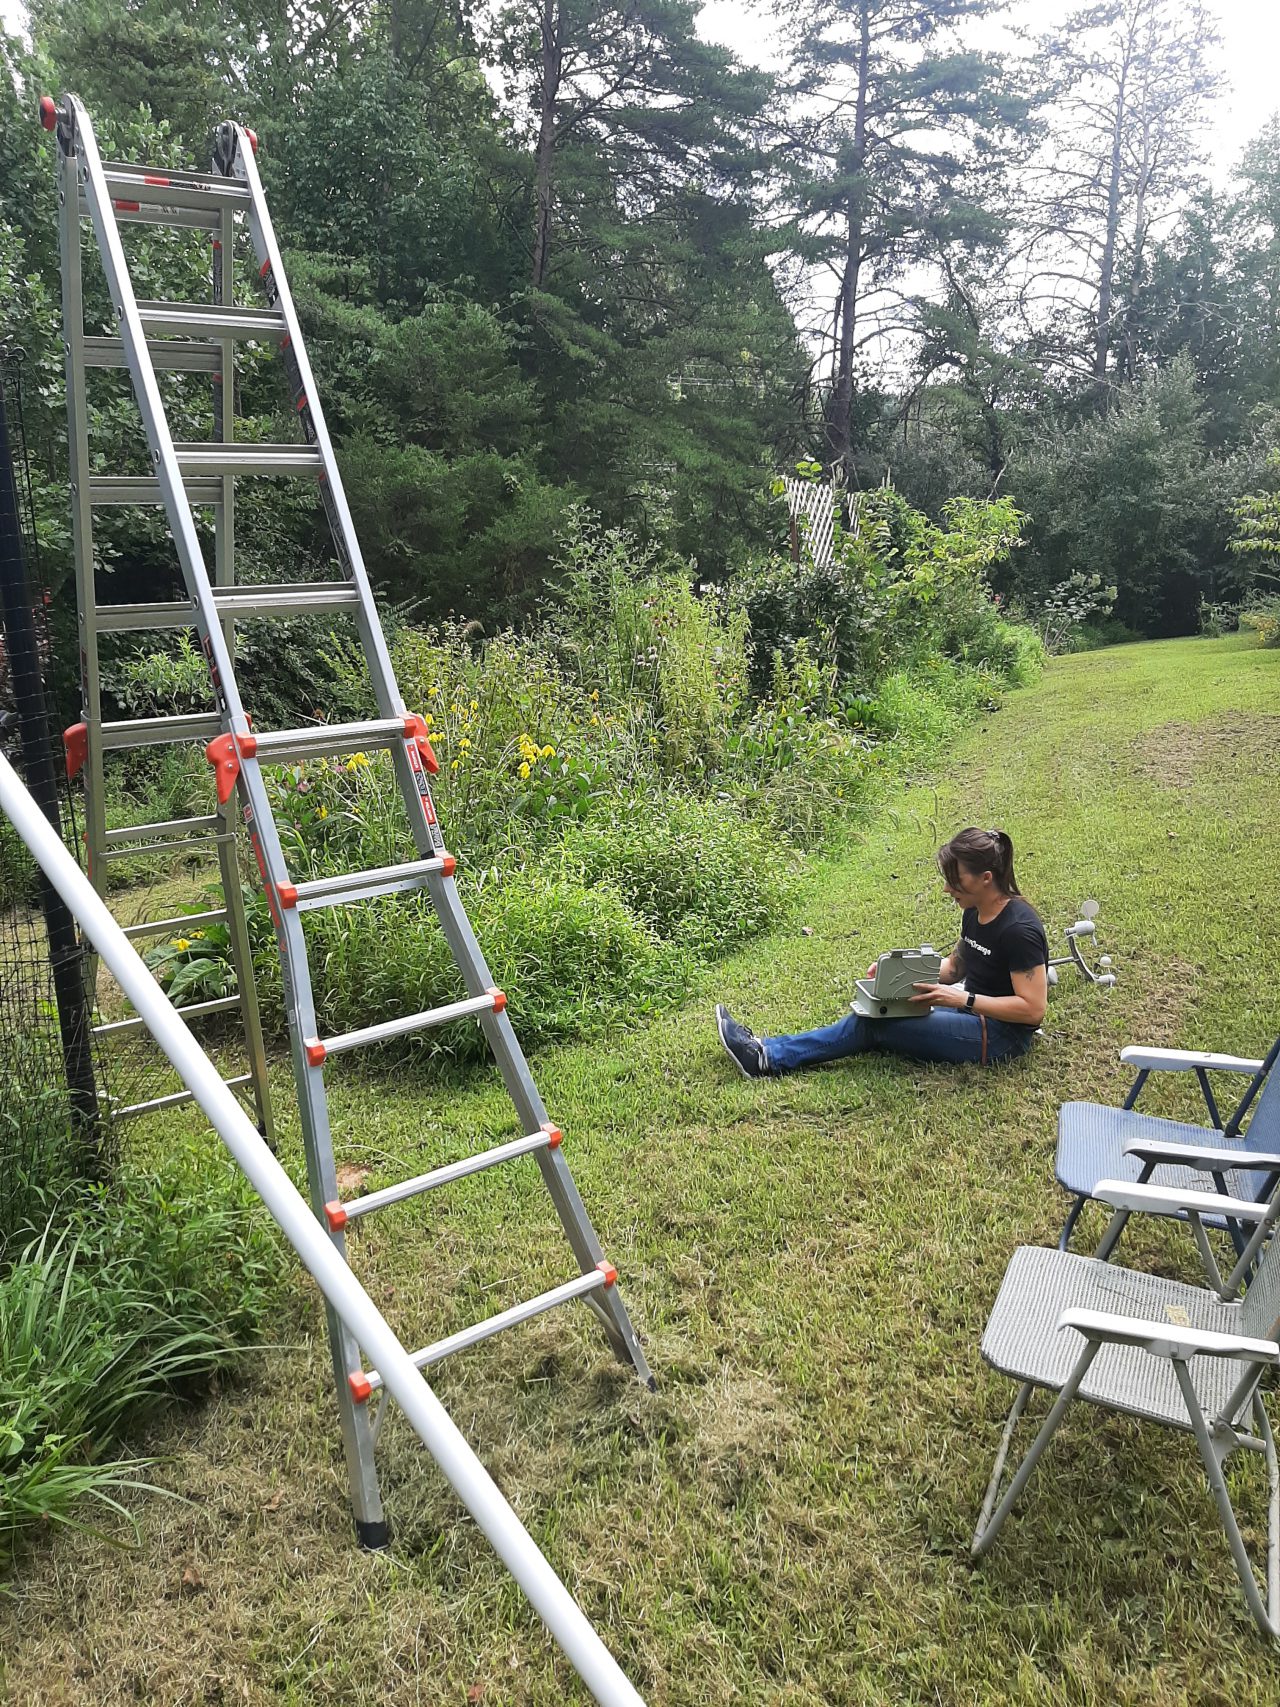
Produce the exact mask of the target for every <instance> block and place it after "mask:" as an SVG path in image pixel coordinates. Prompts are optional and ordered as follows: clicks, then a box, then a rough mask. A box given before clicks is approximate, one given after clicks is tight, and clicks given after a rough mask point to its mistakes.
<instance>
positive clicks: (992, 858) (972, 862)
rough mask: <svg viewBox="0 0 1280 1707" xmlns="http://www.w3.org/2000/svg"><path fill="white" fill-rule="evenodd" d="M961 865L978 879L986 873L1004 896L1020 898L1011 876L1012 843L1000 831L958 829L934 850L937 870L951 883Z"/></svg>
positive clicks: (1015, 881) (1014, 878)
mask: <svg viewBox="0 0 1280 1707" xmlns="http://www.w3.org/2000/svg"><path fill="white" fill-rule="evenodd" d="M961 866H964V868H965V870H966V871H968V872H971V873H972V874H973V876H975V877H980V876H981V875H982V873H983V872H984V871H989V872H990V873H991V875H992V876H993V877H994V878H995V880H996V887H997V888H998V889H999V890H1000V892H1001V893H1002V894H1004V895H1021V893H1022V891H1021V889H1019V888H1018V880H1017V878H1016V877H1015V876H1014V875H1013V843H1012V841H1011V840H1010V839H1009V837H1008V836H1007V835H1005V833H1004V831H1003V830H961V831H960V832H959V833H958V834H957V835H954V836H952V838H951V840H950V841H949V842H944V843H943V844H942V846H941V847H940V848H939V849H938V869H939V871H941V873H942V875H943V876H944V877H945V878H946V880H947V882H948V883H954V882H955V880H956V877H957V875H958V873H959V869H960V867H961Z"/></svg>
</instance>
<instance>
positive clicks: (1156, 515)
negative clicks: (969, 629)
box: [998, 357, 1253, 634]
mask: <svg viewBox="0 0 1280 1707" xmlns="http://www.w3.org/2000/svg"><path fill="white" fill-rule="evenodd" d="M1252 467H1253V464H1252V458H1251V457H1250V456H1249V455H1246V454H1245V453H1241V454H1240V455H1238V456H1237V457H1235V458H1230V457H1224V456H1215V455H1213V454H1211V453H1210V451H1209V450H1208V449H1207V446H1206V418H1205V411H1204V406H1203V402H1202V398H1201V392H1200V384H1199V380H1198V378H1197V375H1196V372H1195V369H1194V367H1193V366H1192V364H1191V362H1190V361H1189V360H1187V359H1186V358H1185V357H1178V358H1176V359H1175V360H1174V361H1172V362H1170V363H1169V364H1168V366H1167V367H1165V368H1164V369H1163V370H1161V371H1159V372H1154V373H1152V374H1150V375H1149V376H1148V377H1146V378H1143V379H1141V380H1139V381H1138V382H1136V383H1135V384H1134V385H1132V386H1130V387H1127V388H1123V389H1121V390H1120V391H1118V393H1117V395H1116V400H1115V402H1114V404H1113V406H1112V407H1111V408H1110V409H1109V410H1108V412H1107V414H1106V415H1103V416H1097V415H1094V414H1092V413H1091V414H1089V415H1087V416H1086V417H1084V418H1083V419H1081V420H1078V421H1077V422H1075V423H1074V424H1072V425H1069V426H1066V427H1063V428H1061V429H1059V430H1058V431H1056V432H1051V433H1049V434H1037V436H1036V438H1035V440H1034V441H1033V442H1029V443H1028V444H1027V445H1026V446H1025V447H1024V448H1023V449H1021V450H1020V451H1018V452H1016V453H1015V455H1014V457H1013V459H1012V462H1011V464H1010V468H1009V475H1008V485H1009V488H1010V490H1011V491H1012V493H1013V495H1014V497H1015V498H1016V500H1017V503H1018V506H1019V508H1020V509H1021V510H1022V511H1023V512H1024V514H1025V516H1026V536H1027V550H1026V551H1025V553H1023V554H1022V556H1021V557H1020V558H1018V559H1016V560H1014V561H1013V562H1012V563H1011V564H1010V565H1009V567H1008V568H1006V569H1003V570H1001V571H1000V572H999V577H998V585H999V587H1000V590H1001V591H1002V592H1005V593H1007V594H1012V595H1014V596H1016V597H1017V598H1018V599H1019V600H1020V601H1021V602H1022V603H1023V604H1025V605H1026V606H1027V607H1028V608H1030V609H1037V608H1039V607H1040V606H1041V605H1042V604H1043V603H1044V602H1045V600H1046V598H1047V597H1048V596H1049V594H1050V591H1051V589H1054V588H1059V587H1061V586H1062V585H1063V583H1065V582H1070V581H1072V580H1073V579H1074V578H1076V577H1079V576H1085V577H1088V576H1094V575H1096V576H1098V577H1099V580H1100V583H1101V584H1102V585H1105V586H1114V587H1115V588H1116V589H1117V591H1116V603H1115V609H1116V614H1117V616H1118V617H1119V618H1120V620H1121V621H1122V622H1124V623H1125V624H1126V625H1128V626H1129V627H1131V628H1134V629H1137V630H1138V631H1140V632H1141V633H1144V634H1186V633H1190V632H1192V631H1193V630H1194V628H1195V622H1196V612H1197V609H1198V606H1199V602H1200V599H1201V597H1202V596H1203V595H1206V594H1207V595H1209V596H1211V597H1223V596H1228V595H1229V594H1230V593H1231V592H1232V590H1233V589H1232V587H1231V585H1230V580H1231V577H1230V572H1229V571H1227V570H1225V569H1224V564H1225V561H1226V547H1227V541H1228V538H1229V535H1230V532H1231V523H1232V498H1233V495H1234V494H1235V493H1236V492H1238V491H1239V489H1240V485H1241V482H1242V481H1244V480H1246V479H1249V478H1251V477H1252ZM1238 579H1240V580H1241V581H1242V582H1243V580H1244V579H1245V576H1244V574H1243V571H1241V573H1240V575H1239V576H1238Z"/></svg>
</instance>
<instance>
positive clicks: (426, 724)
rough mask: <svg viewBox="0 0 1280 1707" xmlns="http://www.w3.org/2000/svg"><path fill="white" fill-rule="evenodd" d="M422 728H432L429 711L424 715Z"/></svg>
mask: <svg viewBox="0 0 1280 1707" xmlns="http://www.w3.org/2000/svg"><path fill="white" fill-rule="evenodd" d="M422 726H423V728H424V729H430V727H431V713H430V712H429V711H424V712H423V714H422Z"/></svg>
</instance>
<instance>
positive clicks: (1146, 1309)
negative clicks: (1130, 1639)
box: [973, 1185, 1280, 1636]
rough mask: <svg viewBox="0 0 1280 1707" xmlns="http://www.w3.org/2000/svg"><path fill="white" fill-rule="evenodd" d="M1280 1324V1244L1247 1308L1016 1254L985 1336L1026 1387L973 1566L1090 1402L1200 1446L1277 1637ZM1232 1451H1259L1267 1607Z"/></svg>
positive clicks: (1249, 1591)
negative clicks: (1266, 1397)
mask: <svg viewBox="0 0 1280 1707" xmlns="http://www.w3.org/2000/svg"><path fill="white" fill-rule="evenodd" d="M1119 1189H1121V1190H1124V1189H1127V1190H1129V1191H1137V1190H1140V1189H1141V1188H1139V1187H1137V1186H1136V1185H1132V1186H1129V1187H1127V1188H1125V1187H1119ZM1174 1195H1175V1194H1174V1193H1173V1192H1171V1191H1170V1192H1168V1193H1167V1196H1169V1197H1170V1198H1172V1197H1173V1196H1174ZM1181 1195H1182V1198H1183V1209H1184V1212H1185V1211H1192V1212H1194V1211H1196V1210H1197V1205H1196V1203H1195V1202H1194V1199H1195V1197H1196V1196H1197V1195H1198V1194H1196V1193H1193V1192H1184V1193H1182V1194H1181ZM1206 1202H1209V1203H1213V1204H1214V1205H1216V1206H1217V1209H1218V1211H1219V1212H1224V1213H1225V1212H1229V1213H1230V1214H1232V1215H1236V1214H1238V1215H1240V1216H1241V1218H1242V1219H1243V1220H1245V1221H1248V1220H1253V1219H1255V1218H1257V1217H1259V1216H1261V1217H1262V1218H1263V1219H1264V1220H1265V1221H1267V1222H1268V1223H1270V1224H1273V1223H1274V1220H1275V1218H1276V1216H1277V1215H1280V1208H1277V1206H1275V1205H1268V1206H1266V1207H1260V1206H1258V1205H1256V1204H1252V1203H1240V1202H1232V1200H1230V1199H1228V1200H1226V1201H1225V1202H1224V1200H1223V1199H1221V1198H1219V1197H1213V1198H1206ZM1199 1207H1200V1208H1203V1207H1204V1205H1203V1204H1201V1205H1200V1206H1199ZM1269 1230H1270V1227H1269V1226H1268V1231H1269ZM1278 1318H1280V1239H1271V1240H1270V1241H1269V1243H1267V1245H1266V1246H1265V1249H1264V1250H1263V1252H1262V1255H1261V1258H1260V1259H1259V1262H1258V1265H1257V1270H1256V1273H1255V1275H1254V1278H1253V1280H1252V1281H1251V1283H1250V1285H1249V1288H1248V1290H1247V1291H1246V1293H1245V1295H1244V1297H1243V1298H1242V1299H1240V1300H1239V1301H1237V1302H1232V1303H1225V1302H1224V1301H1223V1300H1222V1299H1221V1298H1220V1297H1218V1296H1217V1295H1216V1294H1215V1293H1214V1292H1211V1291H1208V1290H1206V1289H1205V1288H1203V1287H1198V1286H1187V1285H1184V1284H1183V1283H1182V1282H1181V1281H1176V1280H1163V1279H1159V1278H1157V1277H1156V1276H1154V1275H1149V1274H1142V1273H1139V1272H1137V1271H1136V1270H1133V1269H1125V1268H1120V1267H1118V1266H1116V1265H1115V1264H1112V1263H1108V1262H1104V1261H1102V1260H1101V1259H1099V1258H1097V1257H1086V1256H1078V1255H1077V1254H1076V1253H1075V1252H1074V1251H1063V1250H1044V1249H1041V1248H1038V1247H1035V1246H1029V1245H1027V1246H1023V1247H1022V1249H1020V1250H1018V1251H1015V1253H1014V1255H1013V1259H1012V1261H1011V1262H1010V1264H1009V1267H1008V1269H1007V1270H1006V1271H1005V1277H1004V1280H1003V1282H1002V1284H1001V1287H1000V1292H999V1295H998V1296H997V1298H996V1302H995V1306H994V1308H993V1309H992V1312H991V1317H990V1319H989V1321H988V1322H987V1328H986V1332H985V1333H984V1334H983V1336H982V1355H983V1357H984V1358H985V1359H986V1360H987V1362H988V1363H990V1364H991V1365H992V1367H993V1368H995V1369H998V1370H999V1371H1000V1372H1001V1373H1002V1374H1004V1375H1009V1376H1012V1378H1013V1379H1014V1380H1015V1381H1017V1382H1019V1383H1020V1386H1019V1389H1018V1396H1017V1398H1016V1399H1015V1400H1014V1403H1013V1409H1012V1410H1011V1411H1010V1412H1009V1418H1008V1421H1007V1422H1006V1424H1005V1428H1004V1434H1003V1436H1002V1437H1001V1441H1000V1447H999V1451H998V1452H997V1454H996V1462H995V1468H994V1470H993V1471H992V1473H991V1481H990V1483H989V1485H988V1487H987V1495H986V1499H985V1500H984V1501H983V1505H982V1512H981V1515H980V1516H979V1518H978V1526H977V1529H976V1531H975V1533H974V1537H973V1554H974V1557H975V1558H977V1557H980V1556H981V1555H982V1554H983V1553H985V1552H986V1551H987V1550H988V1549H989V1548H990V1546H991V1544H992V1542H993V1541H994V1540H995V1537H996V1532H997V1531H998V1530H999V1528H1000V1526H1001V1524H1002V1523H1003V1522H1004V1520H1005V1518H1006V1517H1007V1516H1008V1515H1009V1512H1010V1510H1011V1509H1012V1507H1013V1504H1014V1501H1015V1500H1016V1499H1017V1498H1018V1495H1019V1494H1020V1493H1021V1492H1022V1490H1023V1488H1024V1487H1025V1486H1026V1483H1027V1480H1028V1478H1029V1477H1030V1475H1031V1472H1032V1471H1033V1470H1034V1469H1035V1467H1036V1464H1037V1462H1038V1461H1039V1459H1040V1457H1041V1456H1042V1454H1043V1453H1044V1451H1045V1449H1046V1447H1047V1446H1048V1444H1049V1442H1050V1440H1051V1439H1052V1438H1053V1435H1054V1433H1055V1432H1056V1430H1057V1428H1058V1425H1059V1423H1060V1422H1061V1421H1062V1419H1063V1417H1064V1415H1065V1414H1066V1411H1067V1407H1068V1406H1069V1405H1070V1403H1071V1401H1072V1400H1073V1399H1087V1400H1089V1401H1091V1402H1092V1403H1093V1404H1096V1405H1104V1406H1106V1407H1107V1408H1108V1409H1109V1410H1115V1411H1125V1412H1128V1413H1129V1414H1130V1415H1131V1416H1136V1417H1140V1418H1142V1419H1143V1421H1146V1422H1157V1423H1164V1424H1165V1425H1166V1426H1168V1427H1170V1428H1179V1429H1187V1430H1190V1432H1191V1433H1192V1434H1193V1435H1194V1436H1195V1440H1196V1445H1197V1446H1198V1447H1199V1449H1200V1456H1201V1458H1202V1459H1203V1461H1204V1468H1205V1474H1206V1476H1207V1477H1208V1480H1209V1488H1210V1491H1211V1492H1212V1494H1213V1497H1214V1500H1215V1501H1216V1502H1217V1506H1218V1513H1219V1515H1220V1517H1221V1519H1222V1525H1223V1528H1224V1529H1225V1530H1226V1532H1227V1541H1228V1543H1229V1545H1230V1548H1231V1556H1232V1558H1233V1559H1234V1560H1235V1566H1236V1570H1237V1572H1238V1573H1239V1576H1240V1582H1241V1586H1242V1587H1243V1589H1244V1594H1245V1599H1246V1600H1247V1601H1248V1603H1249V1609H1250V1611H1251V1612H1252V1613H1253V1616H1254V1618H1255V1620H1256V1621H1257V1623H1258V1625H1259V1627H1260V1628H1261V1629H1262V1630H1264V1631H1266V1633H1267V1634H1268V1635H1269V1636H1280V1476H1278V1474H1277V1465H1276V1447H1275V1439H1274V1437H1273V1435H1272V1432H1271V1424H1270V1421H1269V1420H1268V1417H1267V1413H1266V1410H1265V1408H1264V1406H1263V1402H1262V1397H1261V1394H1260V1392H1259V1384H1260V1381H1261V1378H1262V1376H1263V1374H1264V1372H1265V1371H1266V1370H1267V1369H1269V1368H1271V1367H1273V1366H1275V1365H1276V1364H1280V1319H1278ZM1036 1387H1044V1388H1046V1389H1047V1390H1048V1391H1050V1392H1056V1393H1057V1395H1058V1396H1057V1399H1056V1400H1055V1401H1054V1404H1053V1407H1052V1409H1051V1410H1050V1412H1049V1414H1048V1416H1047V1417H1046V1418H1045V1420H1044V1422H1043V1424H1042V1425H1041V1428H1040V1432H1039V1434H1037V1436H1036V1438H1035V1440H1034V1441H1033V1442H1032V1444H1031V1446H1030V1448H1029V1449H1028V1451H1027V1453H1026V1456H1025V1457H1024V1458H1023V1460H1022V1463H1021V1464H1020V1465H1019V1467H1018V1470H1017V1472H1016V1474H1015V1475H1014V1477H1013V1480H1012V1481H1011V1482H1010V1484H1009V1487H1008V1490H1007V1492H1006V1493H1005V1494H1004V1497H1003V1498H1002V1499H1001V1500H1000V1503H999V1505H997V1504H996V1499H997V1495H998V1494H999V1491H1000V1483H1001V1480H1002V1479H1003V1476H1004V1469H1005V1460H1006V1458H1007V1457H1008V1453H1009V1446H1010V1443H1011V1442H1012V1439H1013V1433H1014V1429H1015V1428H1016V1427H1017V1423H1018V1419H1019V1418H1020V1417H1021V1415H1022V1413H1023V1411H1024V1410H1025V1409H1026V1404H1027V1400H1028V1398H1029V1397H1030V1395H1031V1392H1032V1390H1033V1388H1036ZM1246 1414H1251V1415H1252V1418H1253V1427H1254V1430H1255V1432H1252V1433H1251V1432H1249V1429H1248V1427H1247V1421H1246ZM1238 1449H1244V1450H1247V1451H1252V1452H1261V1453H1262V1454H1263V1455H1264V1456H1265V1458H1266V1463H1267V1475H1268V1481H1269V1490H1270V1493H1269V1502H1268V1511H1267V1574H1266V1583H1267V1590H1266V1600H1265V1602H1264V1601H1263V1597H1262V1593H1261V1591H1260V1589H1259V1587H1258V1582H1257V1579H1256V1577H1255V1576H1254V1571H1253V1566H1252V1565H1251V1563H1250V1561H1249V1555H1248V1553H1247V1552H1246V1550H1245V1545H1244V1541H1243V1539H1242V1537H1241V1534H1240V1526H1239V1523H1238V1522H1237V1520H1236V1515H1235V1511H1234V1509H1233V1507H1232V1504H1231V1496H1230V1494H1229V1493H1228V1491H1227V1484H1226V1481H1225V1478H1224V1476H1223V1465H1224V1463H1225V1461H1226V1459H1227V1458H1228V1457H1229V1456H1230V1455H1231V1453H1233V1452H1235V1451H1236V1450H1238Z"/></svg>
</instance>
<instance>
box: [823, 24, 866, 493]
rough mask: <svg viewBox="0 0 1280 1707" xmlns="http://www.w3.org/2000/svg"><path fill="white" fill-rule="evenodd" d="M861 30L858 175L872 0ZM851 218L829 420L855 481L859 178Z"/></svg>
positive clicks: (837, 464)
mask: <svg viewBox="0 0 1280 1707" xmlns="http://www.w3.org/2000/svg"><path fill="white" fill-rule="evenodd" d="M859 12H860V20H861V32H860V37H859V43H858V99H857V106H856V108H855V110H854V121H853V151H852V153H851V155H850V157H849V169H850V171H851V173H852V174H853V175H855V176H860V175H861V173H862V169H863V167H864V166H865V164H866V159H867V85H868V82H869V80H870V60H871V18H870V12H869V0H862V4H861V6H860V8H859ZM846 218H847V219H848V222H849V232H848V244H847V247H846V251H845V265H844V275H843V277H842V278H841V281H840V301H839V305H838V307H837V309H836V326H837V337H838V339H839V343H838V349H837V354H836V383H835V389H834V392H833V394H832V398H831V409H830V413H829V418H828V425H827V442H828V444H829V445H830V447H831V462H832V467H833V469H834V470H836V471H838V472H839V473H840V474H842V475H843V476H844V477H845V481H846V483H851V481H852V475H853V355H854V330H855V328H856V326H857V323H858V275H859V273H860V271H861V269H862V235H863V187H862V185H861V184H860V183H855V184H854V186H853V188H852V189H851V190H850V191H849V200H848V204H847V209H846Z"/></svg>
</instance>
